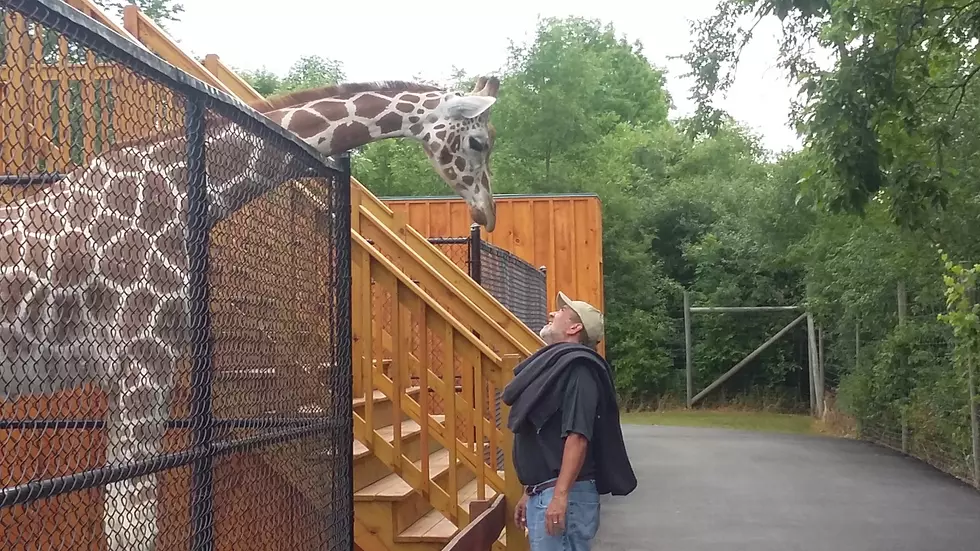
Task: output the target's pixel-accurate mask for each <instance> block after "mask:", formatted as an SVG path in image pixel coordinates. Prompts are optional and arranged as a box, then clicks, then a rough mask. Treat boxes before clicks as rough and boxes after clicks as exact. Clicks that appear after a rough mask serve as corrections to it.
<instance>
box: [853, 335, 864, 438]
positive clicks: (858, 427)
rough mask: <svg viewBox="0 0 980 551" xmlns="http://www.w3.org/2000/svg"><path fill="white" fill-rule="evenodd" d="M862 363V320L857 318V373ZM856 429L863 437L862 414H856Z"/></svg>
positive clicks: (855, 356)
mask: <svg viewBox="0 0 980 551" xmlns="http://www.w3.org/2000/svg"><path fill="white" fill-rule="evenodd" d="M860 365H861V320H856V321H855V322H854V372H855V373H857V371H858V369H859V368H860ZM855 417H856V419H855V424H856V427H855V430H856V431H857V437H858V438H861V435H862V433H863V428H864V423H863V421H862V418H861V415H860V414H859V415H856V416H855Z"/></svg>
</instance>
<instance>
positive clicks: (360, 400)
mask: <svg viewBox="0 0 980 551" xmlns="http://www.w3.org/2000/svg"><path fill="white" fill-rule="evenodd" d="M420 390H422V389H421V387H417V386H410V387H408V388H406V389H405V390H404V393H405V394H416V393H417V392H419V391H420ZM373 396H374V401H375V403H377V402H384V401H386V400H390V399H391V398H389V397H388V396H387V395H386V394H385V393H384V392H381V391H380V390H375V391H374V393H373ZM366 401H367V400H366V399H365V398H364V396H358V397H356V398H354V400H353V404H354V407H358V406H363V405H364V402H366Z"/></svg>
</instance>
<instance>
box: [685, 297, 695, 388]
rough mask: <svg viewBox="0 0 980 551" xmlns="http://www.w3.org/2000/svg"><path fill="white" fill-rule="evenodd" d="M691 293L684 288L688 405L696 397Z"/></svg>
mask: <svg viewBox="0 0 980 551" xmlns="http://www.w3.org/2000/svg"><path fill="white" fill-rule="evenodd" d="M691 344H692V342H691V294H690V293H689V292H688V291H687V290H686V289H685V290H684V366H685V370H686V371H687V407H691V400H692V399H693V398H694V359H693V358H692V356H691V355H692V354H693V350H692V348H693V347H692V346H691Z"/></svg>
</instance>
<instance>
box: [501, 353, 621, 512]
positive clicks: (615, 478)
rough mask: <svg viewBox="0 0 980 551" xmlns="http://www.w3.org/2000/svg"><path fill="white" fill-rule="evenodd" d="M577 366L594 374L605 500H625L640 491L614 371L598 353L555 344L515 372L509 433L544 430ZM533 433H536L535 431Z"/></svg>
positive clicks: (596, 450)
mask: <svg viewBox="0 0 980 551" xmlns="http://www.w3.org/2000/svg"><path fill="white" fill-rule="evenodd" d="M573 362H576V363H585V364H588V365H589V366H591V367H592V368H593V370H594V371H593V374H594V375H595V376H596V377H595V378H596V380H597V381H598V382H599V385H600V387H601V388H600V391H601V392H600V399H599V406H598V411H597V417H596V425H595V429H594V431H593V434H594V436H593V438H592V443H591V444H590V445H591V446H592V450H593V452H592V453H593V457H594V458H595V462H596V488H597V489H598V490H599V493H600V494H612V495H617V496H624V495H627V494H629V493H630V492H632V491H633V490H634V489H635V488H636V475H635V474H633V466H632V465H631V464H630V460H629V456H628V455H627V453H626V444H625V442H624V441H623V429H622V427H621V426H620V424H619V405H618V404H617V403H616V391H615V387H614V386H613V381H612V370H611V369H610V368H609V364H608V363H606V360H605V358H603V357H602V356H600V355H599V353H598V352H596V351H595V350H593V349H591V348H589V347H587V346H584V345H581V344H575V343H555V344H551V345H548V346H545V347H544V348H542V349H540V350H538V351H537V352H535V353H534V354H532V355H531V356H530V357H528V358H527V359H526V360H524V361H523V362H521V363H520V365H518V366H517V367H516V368H514V379H513V380H511V382H510V383H508V384H507V386H506V387H505V388H504V392H503V400H504V403H505V404H507V405H509V406H511V409H510V416H509V418H508V420H507V427H508V428H509V429H510V430H511V432H515V433H517V432H520V431H522V430H524V429H526V428H528V427H529V426H531V425H533V426H538V427H540V426H541V425H543V424H544V422H545V421H547V420H548V418H550V417H551V416H552V415H554V413H555V412H556V411H558V409H559V408H560V407H561V403H562V394H561V392H562V389H563V388H564V387H565V385H564V384H563V383H564V378H565V376H566V374H567V371H566V369H565V368H567V367H568V366H569V365H571V364H572V363H573ZM531 430H534V429H533V427H532V428H531Z"/></svg>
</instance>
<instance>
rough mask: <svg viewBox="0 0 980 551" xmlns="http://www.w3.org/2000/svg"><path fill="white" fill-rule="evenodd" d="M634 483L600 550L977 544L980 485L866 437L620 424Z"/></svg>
mask: <svg viewBox="0 0 980 551" xmlns="http://www.w3.org/2000/svg"><path fill="white" fill-rule="evenodd" d="M623 432H624V434H625V436H626V445H627V447H628V448H629V452H630V459H631V460H632V462H633V468H634V469H635V470H636V475H637V479H638V480H639V486H638V487H637V489H636V490H635V491H634V492H633V493H632V494H630V495H629V496H626V497H611V496H603V500H602V525H601V527H600V529H599V535H598V537H597V540H596V542H595V545H594V546H593V549H594V550H596V551H641V550H642V551H660V550H664V551H666V550H670V551H707V550H711V551H719V550H723V551H743V550H744V551H797V550H799V551H824V550H827V551H871V550H874V551H878V550H881V551H960V550H962V551H977V550H978V549H980V492H978V491H976V490H974V489H972V488H970V487H969V486H967V485H965V484H963V483H961V482H960V481H958V480H956V479H953V478H951V477H949V476H947V475H945V474H942V473H939V472H937V471H935V470H933V469H932V468H930V467H928V466H926V465H923V464H922V463H920V462H918V461H916V460H914V459H911V458H906V457H904V456H902V455H901V454H899V453H896V452H893V451H891V450H887V449H883V448H880V447H877V446H874V445H871V444H868V443H864V442H858V441H851V440H840V439H833V438H826V437H813V436H797V435H780V434H754V433H746V432H738V431H726V430H715V429H699V428H680V427H650V426H633V425H628V426H624V427H623Z"/></svg>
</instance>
